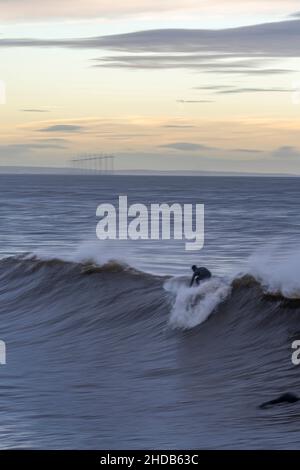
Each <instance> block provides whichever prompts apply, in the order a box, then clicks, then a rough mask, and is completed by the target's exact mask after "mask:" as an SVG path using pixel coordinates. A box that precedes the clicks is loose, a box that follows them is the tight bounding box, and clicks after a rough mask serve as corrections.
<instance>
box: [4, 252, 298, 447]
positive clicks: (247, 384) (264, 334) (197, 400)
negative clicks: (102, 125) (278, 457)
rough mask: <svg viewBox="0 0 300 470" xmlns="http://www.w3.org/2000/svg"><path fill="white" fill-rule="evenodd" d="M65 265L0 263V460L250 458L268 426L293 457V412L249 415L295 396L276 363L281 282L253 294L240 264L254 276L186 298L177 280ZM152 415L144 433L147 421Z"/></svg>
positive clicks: (285, 339)
mask: <svg viewBox="0 0 300 470" xmlns="http://www.w3.org/2000/svg"><path fill="white" fill-rule="evenodd" d="M74 259H76V262H75V261H72V260H71V259H69V260H66V259H55V258H50V257H48V258H46V257H44V258H41V257H37V256H34V255H32V254H27V255H22V256H17V257H16V256H14V257H9V258H5V259H3V260H1V261H0V286H1V287H0V293H1V299H2V301H1V306H0V315H1V334H2V339H4V340H5V341H6V343H7V350H8V361H9V363H10V364H12V365H13V367H12V368H9V369H1V372H2V371H3V372H2V375H3V383H4V384H5V385H3V387H4V388H6V391H9V394H8V395H9V400H8V399H5V398H4V396H3V397H2V399H1V403H2V405H3V406H4V407H6V409H7V410H8V414H7V415H4V416H3V419H2V425H3V426H4V427H5V429H7V432H6V434H5V435H4V436H3V440H2V444H1V446H2V448H15V447H19V446H20V443H22V447H28V448H50V447H51V448H72V447H73V448H119V447H120V446H122V447H125V448H140V447H147V446H149V447H158V448H172V447H178V442H180V446H181V447H187V448H195V447H199V446H200V447H201V446H202V447H203V448H205V447H206V446H209V447H216V448H227V447H228V445H229V442H230V443H231V444H232V442H233V441H234V447H240V448H243V447H247V448H251V447H253V448H255V447H256V448H257V447H259V446H260V445H261V442H263V443H264V442H265V441H264V440H263V439H264V436H265V431H266V429H269V427H270V426H271V427H272V436H273V439H274V442H277V440H276V439H277V437H278V436H279V434H280V443H279V441H278V442H277V447H282V448H285V447H286V446H287V445H288V446H289V447H293V446H294V445H295V446H296V445H298V439H297V433H295V429H296V428H297V429H298V424H297V422H298V419H297V418H298V414H299V409H298V411H297V409H296V408H293V410H290V411H288V412H287V411H282V410H281V411H280V410H279V411H278V410H271V411H269V412H268V413H267V414H266V415H264V416H262V415H260V414H259V413H258V411H257V406H258V405H259V404H260V403H261V402H262V401H265V400H266V399H268V398H269V396H271V398H273V395H274V393H275V395H276V392H278V393H281V392H282V391H286V390H291V391H295V390H297V387H299V380H298V370H297V368H296V367H294V366H292V364H291V359H290V358H291V352H292V351H291V342H292V341H293V340H294V339H297V332H298V331H299V339H300V328H299V320H300V315H299V312H300V299H299V297H297V296H296V293H297V292H298V290H297V289H296V288H295V283H294V284H293V289H287V282H288V281H287V278H286V277H285V270H283V276H284V277H283V279H282V280H281V282H279V281H278V279H279V277H276V276H277V275H276V274H275V271H274V269H273V271H272V275H273V276H275V277H274V279H276V280H277V282H275V281H274V280H273V278H271V279H270V282H269V283H267V282H266V278H265V277H264V275H267V274H266V273H267V269H265V270H264V271H261V270H260V271H259V268H258V265H257V264H255V263H254V265H255V266H256V269H257V272H256V277H255V276H254V274H253V273H252V275H249V274H248V275H245V274H244V275H238V276H236V277H235V278H234V279H231V280H229V279H225V278H221V277H219V278H217V277H215V278H212V279H210V280H207V281H205V282H203V283H202V284H200V286H197V287H193V288H189V287H188V281H189V280H188V279H187V278H185V277H170V276H169V277H166V276H154V275H151V274H147V273H145V272H142V271H139V270H137V269H135V268H133V267H131V266H130V265H128V264H126V262H124V261H122V262H119V261H117V260H111V259H109V258H107V259H106V260H105V261H104V262H103V264H99V259H98V260H97V263H96V260H95V259H93V258H92V257H91V256H90V254H88V255H87V254H82V253H81V255H80V256H79V257H78V253H77V254H76V255H75V258H74ZM288 294H289V295H288ZM6 370H7V371H6ZM12 371H13V372H12ZM183 396H184V397H185V400H184V401H183ZM236 397H238V399H237V398H236ZM145 403H147V407H146V408H145ZM225 404H226V405H225ZM183 410H184V412H183ZM161 413H163V416H164V420H163V421H162V422H161V426H160V427H159V430H157V428H155V429H156V432H155V433H153V432H152V431H151V426H152V418H151V416H152V417H153V416H158V415H159V416H161ZM274 417H275V418H276V420H277V421H276V422H275V423H274ZM21 418H22V419H21ZM20 422H21V424H20ZM245 422H247V426H245V425H244V424H243V423H245ZM62 423H63V424H62ZM84 423H85V424H84ZM62 425H63V433H61V432H58V427H59V426H62ZM233 425H234V426H236V427H237V429H238V432H237V433H236V434H235V433H232V432H231V434H230V433H229V431H230V429H232V426H233ZM282 428H284V429H286V432H287V435H285V434H284V433H283V435H282ZM41 429H43V430H45V429H46V431H43V432H40V430H41ZM149 429H150V431H149ZM183 429H184V432H183ZM276 433H278V435H277V434H276ZM179 435H180V439H179V437H178V436H179ZM199 436H200V437H199ZM293 436H294V437H293ZM200 438H201V439H200ZM199 439H200V440H199ZM293 439H294V441H293ZM49 442H51V445H50V444H49ZM212 442H213V445H212ZM278 443H279V444H278ZM262 445H264V444H262Z"/></svg>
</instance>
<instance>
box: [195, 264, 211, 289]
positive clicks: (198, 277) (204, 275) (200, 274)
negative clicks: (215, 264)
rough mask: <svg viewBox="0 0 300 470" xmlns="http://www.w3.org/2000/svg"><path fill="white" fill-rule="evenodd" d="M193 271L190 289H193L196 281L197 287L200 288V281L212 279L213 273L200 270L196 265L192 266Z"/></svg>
mask: <svg viewBox="0 0 300 470" xmlns="http://www.w3.org/2000/svg"><path fill="white" fill-rule="evenodd" d="M192 271H193V273H194V274H193V277H192V279H191V283H190V287H192V285H193V284H194V281H196V284H197V286H199V284H200V281H203V280H204V279H209V278H210V277H211V272H210V271H209V270H208V269H207V268H204V267H199V268H198V267H197V266H196V265H195V264H194V265H193V266H192Z"/></svg>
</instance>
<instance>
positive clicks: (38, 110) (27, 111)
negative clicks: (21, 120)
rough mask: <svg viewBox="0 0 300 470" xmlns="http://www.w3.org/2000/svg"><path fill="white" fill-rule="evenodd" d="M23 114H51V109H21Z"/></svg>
mask: <svg viewBox="0 0 300 470" xmlns="http://www.w3.org/2000/svg"><path fill="white" fill-rule="evenodd" d="M20 111H21V112H22V113H49V112H50V111H49V109H38V108H26V109H20Z"/></svg>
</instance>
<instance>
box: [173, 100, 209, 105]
mask: <svg viewBox="0 0 300 470" xmlns="http://www.w3.org/2000/svg"><path fill="white" fill-rule="evenodd" d="M176 102H177V103H182V104H197V103H213V101H212V100H176Z"/></svg>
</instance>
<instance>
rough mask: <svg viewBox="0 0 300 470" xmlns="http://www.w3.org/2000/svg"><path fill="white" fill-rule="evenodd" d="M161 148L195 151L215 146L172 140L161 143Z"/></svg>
mask: <svg viewBox="0 0 300 470" xmlns="http://www.w3.org/2000/svg"><path fill="white" fill-rule="evenodd" d="M160 147H161V148H168V149H174V150H183V151H188V152H195V151H197V150H213V149H214V148H213V147H208V146H207V145H202V144H195V143H192V142H172V143H170V144H164V145H160Z"/></svg>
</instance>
